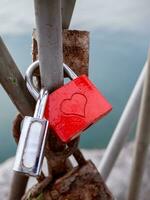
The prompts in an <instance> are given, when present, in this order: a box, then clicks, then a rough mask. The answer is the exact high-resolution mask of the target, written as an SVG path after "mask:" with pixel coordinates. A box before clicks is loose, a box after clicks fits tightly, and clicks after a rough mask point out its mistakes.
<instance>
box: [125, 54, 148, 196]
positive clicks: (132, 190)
mask: <svg viewBox="0 0 150 200" xmlns="http://www.w3.org/2000/svg"><path fill="white" fill-rule="evenodd" d="M149 141H150V54H149V58H148V66H147V70H146V75H145V80H144V86H143V92H142V99H141V105H140V112H139V118H138V124H137V131H136V142H135V150H134V157H133V166H132V173H131V180H130V185H129V195H128V200H138V199H139V193H140V186H141V183H142V178H143V172H144V166H145V160H146V156H147V152H148V146H149Z"/></svg>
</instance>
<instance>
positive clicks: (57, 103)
mask: <svg viewBox="0 0 150 200" xmlns="http://www.w3.org/2000/svg"><path fill="white" fill-rule="evenodd" d="M38 65H39V62H38V61H36V62H34V63H33V64H32V65H31V66H30V67H29V69H28V71H27V73H28V74H27V76H26V77H31V74H32V73H33V71H34V69H35V68H36V67H37V66H38ZM64 70H65V72H66V73H67V75H68V77H69V78H71V79H72V81H70V82H69V83H67V84H65V85H64V86H62V87H60V88H59V89H57V90H55V91H54V92H52V93H51V94H49V96H48V100H47V105H46V109H45V114H44V116H45V118H46V119H47V120H48V121H49V126H50V128H51V129H52V130H53V131H54V133H56V135H57V136H58V137H59V138H60V139H61V141H63V142H69V141H70V140H72V139H74V138H76V137H77V136H78V135H79V134H80V133H81V132H82V131H84V130H85V129H87V128H88V127H89V126H90V125H92V124H93V123H95V122H96V121H97V120H99V119H100V118H102V117H103V116H104V115H106V114H107V113H108V112H110V111H111V109H112V106H111V104H110V103H109V102H108V101H107V100H106V99H105V97H104V96H103V95H102V94H101V92H100V91H99V90H98V89H97V88H96V87H95V85H94V84H93V83H92V82H91V81H90V80H89V79H88V77H87V76H86V75H82V76H79V77H78V76H77V75H76V74H75V73H74V72H73V71H72V70H71V69H70V68H69V67H68V66H67V65H65V64H64ZM31 80H32V79H29V80H27V83H28V84H27V86H28V89H29V91H30V92H31V93H32V95H33V96H34V97H35V98H37V97H38V92H37V91H36V90H35V87H34V86H33V83H32V82H31Z"/></svg>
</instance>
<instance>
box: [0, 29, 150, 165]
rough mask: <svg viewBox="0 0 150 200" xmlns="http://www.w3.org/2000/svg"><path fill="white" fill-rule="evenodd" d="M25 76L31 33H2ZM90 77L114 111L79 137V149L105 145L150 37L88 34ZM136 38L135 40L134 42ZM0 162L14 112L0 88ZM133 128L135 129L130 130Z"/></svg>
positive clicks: (9, 143)
mask: <svg viewBox="0 0 150 200" xmlns="http://www.w3.org/2000/svg"><path fill="white" fill-rule="evenodd" d="M3 39H4V41H5V42H6V44H7V46H8V48H9V50H10V52H11V54H12V56H13V58H14V59H15V60H16V63H17V65H18V67H19V69H20V70H21V72H22V74H23V75H24V73H25V70H26V68H27V66H28V65H29V64H30V63H31V55H30V52H31V35H30V34H28V35H25V36H19V37H15V36H11V37H10V36H7V35H5V36H3ZM90 39H91V41H90V65H89V67H90V68H89V70H90V78H91V80H92V81H93V82H94V83H95V84H96V85H97V87H98V88H99V89H100V90H101V91H102V92H103V94H104V95H105V97H107V99H108V100H109V101H110V102H111V104H112V105H113V111H112V112H111V113H110V114H109V115H108V116H106V117H105V118H104V119H102V120H101V121H99V122H98V123H97V124H95V125H94V126H92V127H90V128H89V129H88V130H87V131H86V132H85V133H84V134H83V135H82V137H81V142H80V146H81V147H82V148H90V149H94V148H104V147H105V146H106V145H107V143H108V141H109V139H110V137H111V135H112V133H113V130H114V128H115V126H116V124H117V121H118V120H119V117H120V115H121V113H122V111H123V108H124V106H125V104H126V102H127V99H128V97H129V95H130V93H131V91H132V89H133V87H134V84H135V82H136V80H137V78H138V75H139V73H140V71H141V69H142V66H143V64H144V62H145V59H146V56H147V49H148V43H149V37H148V36H147V37H144V38H142V37H141V36H139V38H138V37H137V36H136V37H135V36H134V34H128V33H124V32H123V33H122V32H114V33H111V34H110V33H108V32H107V30H105V31H104V30H103V31H101V30H100V31H98V32H97V31H96V32H92V33H91V34H90ZM137 41H138V42H137ZM0 103H1V106H0V162H2V161H3V160H5V159H6V158H8V157H10V156H13V155H14V153H15V150H16V145H15V143H14V140H13V138H12V131H11V128H12V121H13V118H14V116H15V115H16V113H17V111H16V109H15V107H14V105H13V104H12V102H11V101H10V99H9V97H8V96H7V95H6V93H5V91H4V90H3V88H0ZM133 130H134V129H133Z"/></svg>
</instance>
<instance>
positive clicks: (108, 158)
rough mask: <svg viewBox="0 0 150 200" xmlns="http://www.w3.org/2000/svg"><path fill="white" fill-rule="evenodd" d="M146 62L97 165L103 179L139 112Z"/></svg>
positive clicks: (113, 162)
mask: <svg viewBox="0 0 150 200" xmlns="http://www.w3.org/2000/svg"><path fill="white" fill-rule="evenodd" d="M146 66H147V62H146V63H145V65H144V67H143V70H142V72H141V74H140V76H139V79H138V80H137V82H136V85H135V87H134V89H133V91H132V94H131V96H130V98H129V100H128V102H127V104H126V107H125V109H124V111H123V113H122V116H121V118H120V120H119V122H118V124H117V127H116V129H115V131H114V133H113V135H112V138H111V140H110V142H109V144H108V146H107V148H106V151H105V153H104V156H103V158H102V160H101V163H100V165H99V168H98V169H99V171H100V173H101V175H102V177H103V179H104V180H106V179H107V177H108V176H109V174H110V172H111V170H112V168H113V166H114V164H115V161H116V160H117V157H118V155H119V153H120V151H121V149H122V147H123V145H124V143H125V141H126V138H127V136H128V134H129V131H130V128H131V126H132V124H133V122H134V121H135V119H136V118H137V115H138V112H139V106H140V101H141V94H142V88H143V82H144V76H145V71H146Z"/></svg>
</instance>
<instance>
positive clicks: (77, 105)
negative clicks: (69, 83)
mask: <svg viewBox="0 0 150 200" xmlns="http://www.w3.org/2000/svg"><path fill="white" fill-rule="evenodd" d="M86 104H87V98H86V96H85V95H84V94H81V93H74V94H73V95H72V96H71V98H69V99H64V100H63V101H62V103H61V104H60V110H61V111H62V112H63V113H64V114H65V115H77V116H80V117H85V109H86Z"/></svg>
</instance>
